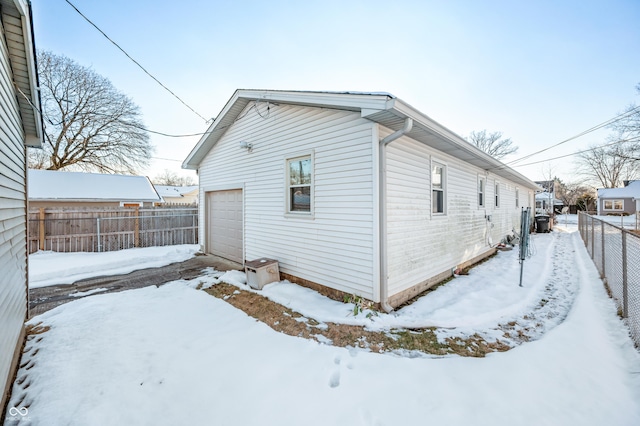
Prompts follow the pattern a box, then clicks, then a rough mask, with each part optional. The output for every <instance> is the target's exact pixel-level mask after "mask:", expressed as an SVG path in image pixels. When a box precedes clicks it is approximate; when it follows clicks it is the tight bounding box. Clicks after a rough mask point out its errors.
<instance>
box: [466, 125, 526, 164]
mask: <svg viewBox="0 0 640 426" xmlns="http://www.w3.org/2000/svg"><path fill="white" fill-rule="evenodd" d="M467 140H468V141H469V142H471V143H472V144H474V145H475V146H477V147H478V148H479V149H481V150H482V151H484V152H486V153H487V154H489V155H490V156H492V157H494V158H496V159H498V160H499V159H501V158H504V157H506V156H507V155H510V154H515V153H516V152H517V151H518V147H517V146H515V145H514V144H513V141H512V140H511V138H505V139H503V138H502V132H493V133H489V134H487V131H486V130H480V131H479V132H476V131H473V132H471V134H469V137H468V138H467Z"/></svg>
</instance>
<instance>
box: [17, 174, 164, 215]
mask: <svg viewBox="0 0 640 426" xmlns="http://www.w3.org/2000/svg"><path fill="white" fill-rule="evenodd" d="M162 201H163V200H162V197H160V195H159V194H158V192H157V191H156V189H155V188H154V186H153V184H152V183H151V181H150V180H149V178H148V177H146V176H129V175H113V174H105V173H82V172H63V171H59V170H33V169H30V170H29V204H30V206H31V207H34V208H35V207H49V208H53V207H63V208H86V207H136V206H137V207H148V206H152V205H154V203H161V202H162Z"/></svg>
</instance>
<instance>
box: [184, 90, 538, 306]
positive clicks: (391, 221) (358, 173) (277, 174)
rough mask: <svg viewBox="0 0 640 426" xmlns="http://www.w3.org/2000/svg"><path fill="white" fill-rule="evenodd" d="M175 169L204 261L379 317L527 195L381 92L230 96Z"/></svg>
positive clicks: (439, 273) (507, 172) (514, 215)
mask: <svg viewBox="0 0 640 426" xmlns="http://www.w3.org/2000/svg"><path fill="white" fill-rule="evenodd" d="M183 167H184V168H188V169H195V170H197V171H198V174H199V179H200V201H201V202H200V223H201V224H203V226H201V227H200V241H201V244H202V245H203V249H204V250H205V251H206V252H208V253H213V254H215V255H219V256H222V257H225V258H228V259H231V260H234V261H236V262H239V263H243V262H244V261H245V260H252V259H256V258H259V257H267V258H272V259H277V260H278V261H279V263H280V271H281V273H282V276H283V278H287V279H289V280H291V281H294V282H298V283H301V284H304V285H308V286H311V287H314V288H321V289H325V290H327V293H328V294H331V293H335V295H336V296H339V295H340V294H344V293H346V294H355V295H359V296H361V297H364V298H367V299H370V300H372V301H374V302H378V303H380V304H381V305H382V307H384V308H385V309H387V310H388V309H390V308H391V307H395V306H398V305H399V304H401V303H403V302H404V301H406V300H408V299H410V298H411V297H413V296H414V295H416V294H418V293H419V292H421V291H423V290H425V289H426V288H428V287H429V286H431V285H433V284H435V283H437V282H439V281H441V280H442V279H444V278H446V277H448V276H451V274H452V270H453V269H455V268H457V267H460V266H463V265H465V264H468V263H470V262H475V261H477V260H479V259H481V258H483V257H485V256H487V255H489V254H491V253H493V252H494V250H495V248H494V246H495V244H496V243H499V242H500V240H501V239H502V238H503V237H504V236H505V235H506V234H508V233H510V232H511V231H512V230H513V229H518V226H519V223H520V217H521V208H522V207H533V203H534V201H533V200H534V194H535V190H536V188H537V185H536V184H535V183H533V182H532V181H530V180H529V179H527V178H525V177H524V176H522V175H521V174H519V173H517V172H516V171H514V170H512V169H511V168H509V167H507V166H505V165H504V164H502V163H500V162H499V161H497V160H495V159H494V158H492V157H490V156H489V155H487V154H485V153H484V152H482V151H480V150H478V149H477V148H475V147H474V146H472V145H471V144H469V143H468V142H466V141H465V140H464V139H462V138H461V137H460V136H458V135H456V134H455V133H453V132H451V131H450V130H448V129H446V128H445V127H443V126H442V125H440V124H438V123H436V122H435V121H433V120H432V119H430V118H429V117H427V116H426V115H424V114H423V113H421V112H420V111H418V110H416V109H414V108H413V107H411V106H410V105H408V104H407V103H405V102H403V101H402V100H400V99H398V98H396V97H395V96H393V95H390V94H388V93H351V92H343V93H332V92H296V91H273V90H238V91H236V92H235V93H234V95H233V97H232V98H231V99H230V100H229V101H228V102H227V104H226V105H225V107H224V109H223V110H222V112H221V113H220V115H219V116H218V117H217V119H216V120H215V122H214V123H213V124H212V125H211V126H210V128H209V129H208V130H207V132H206V133H205V135H204V136H203V137H202V138H201V139H200V141H199V142H198V143H197V145H196V146H195V148H194V149H193V150H192V151H191V153H190V154H189V156H188V157H187V158H186V160H185V161H184V163H183Z"/></svg>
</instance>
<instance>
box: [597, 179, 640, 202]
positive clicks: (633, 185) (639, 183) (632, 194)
mask: <svg viewBox="0 0 640 426" xmlns="http://www.w3.org/2000/svg"><path fill="white" fill-rule="evenodd" d="M615 197H618V198H640V180H634V181H631V182H629V185H627V186H624V187H622V188H600V189H598V198H615Z"/></svg>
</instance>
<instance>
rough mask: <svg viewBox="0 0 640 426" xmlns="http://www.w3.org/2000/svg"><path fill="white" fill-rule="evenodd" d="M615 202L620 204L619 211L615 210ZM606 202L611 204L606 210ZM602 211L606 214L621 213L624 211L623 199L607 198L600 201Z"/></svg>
mask: <svg viewBox="0 0 640 426" xmlns="http://www.w3.org/2000/svg"><path fill="white" fill-rule="evenodd" d="M617 201H618V202H620V203H622V206H621V207H620V208H619V209H617V208H616V202H617ZM607 202H611V206H612V207H611V208H607V207H606V206H607V204H606V203H607ZM602 210H604V211H607V212H621V211H624V199H622V198H609V199H605V200H602Z"/></svg>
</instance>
